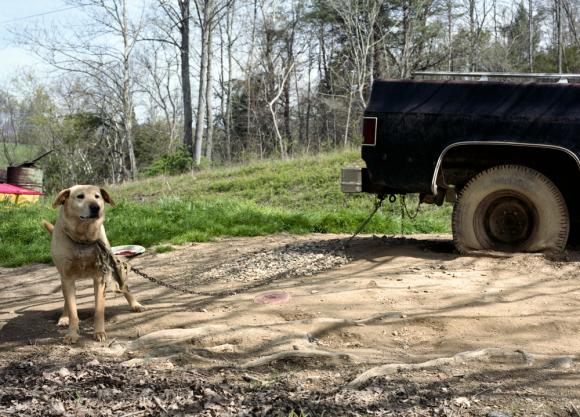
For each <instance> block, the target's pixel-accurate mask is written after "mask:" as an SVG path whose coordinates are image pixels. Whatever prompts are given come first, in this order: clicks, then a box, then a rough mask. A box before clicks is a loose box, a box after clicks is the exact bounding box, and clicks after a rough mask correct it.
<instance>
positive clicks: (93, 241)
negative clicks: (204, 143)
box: [63, 228, 99, 246]
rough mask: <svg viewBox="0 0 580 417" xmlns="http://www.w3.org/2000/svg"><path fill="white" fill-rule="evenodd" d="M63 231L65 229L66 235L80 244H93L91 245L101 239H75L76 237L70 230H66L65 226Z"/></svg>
mask: <svg viewBox="0 0 580 417" xmlns="http://www.w3.org/2000/svg"><path fill="white" fill-rule="evenodd" d="M63 231H64V234H65V235H66V237H68V238H69V239H70V240H72V241H73V242H74V243H77V244H79V245H84V246H91V245H95V244H97V242H98V241H99V239H96V240H80V239H75V238H73V237H72V236H71V235H70V233H69V232H68V230H66V228H63Z"/></svg>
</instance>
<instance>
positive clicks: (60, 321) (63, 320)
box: [56, 316, 69, 327]
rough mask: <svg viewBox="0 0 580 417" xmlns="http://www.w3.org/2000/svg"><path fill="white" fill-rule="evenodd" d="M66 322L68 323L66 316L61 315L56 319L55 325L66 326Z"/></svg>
mask: <svg viewBox="0 0 580 417" xmlns="http://www.w3.org/2000/svg"><path fill="white" fill-rule="evenodd" d="M68 323H69V320H68V316H61V317H60V318H59V319H58V322H57V323H56V325H57V326H58V327H68Z"/></svg>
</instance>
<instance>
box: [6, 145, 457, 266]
mask: <svg viewBox="0 0 580 417" xmlns="http://www.w3.org/2000/svg"><path fill="white" fill-rule="evenodd" d="M362 164H363V163H362V161H360V160H359V158H358V156H357V152H343V153H333V154H328V155H320V156H317V157H306V158H300V159H295V160H292V161H288V162H274V161H270V162H259V163H253V164H250V165H246V166H239V167H229V168H219V169H217V168H216V169H209V170H206V171H201V172H195V173H194V174H187V175H180V176H175V177H156V178H149V179H144V180H140V181H135V182H131V183H127V184H125V185H122V186H117V187H112V188H110V189H109V192H110V194H111V195H112V196H113V198H114V199H115V200H116V201H117V206H116V207H115V208H108V209H107V218H106V228H107V235H108V237H109V240H110V241H111V244H112V245H129V244H139V245H143V246H145V247H151V246H155V245H167V244H182V243H186V242H192V241H197V242H200V241H209V240H212V239H214V238H216V237H220V236H260V235H268V234H275V233H293V234H304V233H311V232H319V233H351V232H353V231H354V230H355V229H356V228H357V226H358V225H359V224H360V223H361V222H362V221H363V220H364V219H365V218H366V217H367V216H368V214H369V213H370V211H371V210H372V208H373V204H374V197H373V196H371V195H354V196H347V197H345V196H344V195H343V194H342V193H341V192H340V185H339V173H340V168H341V167H343V166H346V165H362ZM46 200H47V201H46V202H45V203H44V204H41V205H36V206H27V207H17V208H7V207H0V220H1V221H0V265H2V266H18V265H23V264H27V263H32V262H48V261H49V259H50V255H49V236H48V234H47V233H46V232H45V231H44V229H42V227H40V220H41V219H43V218H44V219H47V220H50V221H53V220H54V218H55V216H56V210H53V209H52V208H50V204H49V203H50V201H51V197H47V199H46ZM407 200H409V206H410V207H411V209H412V208H414V207H415V205H416V201H417V200H416V199H414V198H408V199H407ZM449 220H450V207H449V206H443V207H440V208H439V207H433V206H422V210H421V212H420V214H419V216H418V217H417V219H415V220H414V221H411V220H409V219H407V218H405V221H404V225H403V226H404V231H405V233H409V234H410V233H436V232H448V231H449V229H450V226H449ZM400 231H401V217H400V208H399V205H398V203H396V204H389V203H387V202H385V205H384V207H383V208H382V209H381V210H380V211H379V212H378V213H377V215H376V216H375V217H374V218H373V220H372V221H371V222H370V223H369V224H368V225H367V227H366V228H365V230H364V232H366V233H381V234H383V233H384V234H395V233H400ZM160 250H161V251H164V250H165V249H164V248H163V247H161V249H160Z"/></svg>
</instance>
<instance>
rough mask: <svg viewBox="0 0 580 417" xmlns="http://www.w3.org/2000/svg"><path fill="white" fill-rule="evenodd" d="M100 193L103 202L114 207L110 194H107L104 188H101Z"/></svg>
mask: <svg viewBox="0 0 580 417" xmlns="http://www.w3.org/2000/svg"><path fill="white" fill-rule="evenodd" d="M101 195H102V196H103V200H105V202H107V203H109V204H110V205H111V206H113V207H115V201H114V200H113V199H112V198H111V196H110V195H109V193H108V192H107V190H105V189H104V188H101Z"/></svg>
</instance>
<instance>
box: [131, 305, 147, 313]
mask: <svg viewBox="0 0 580 417" xmlns="http://www.w3.org/2000/svg"><path fill="white" fill-rule="evenodd" d="M131 310H133V312H135V313H141V312H142V311H145V307H144V306H143V304H140V303H135V304H133V305H132V306H131Z"/></svg>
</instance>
